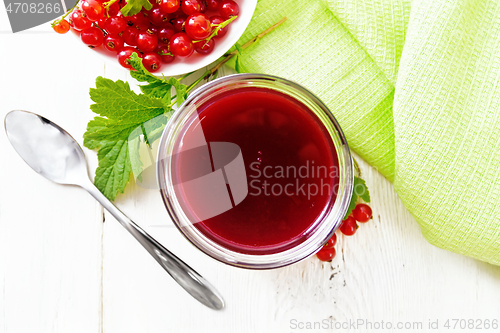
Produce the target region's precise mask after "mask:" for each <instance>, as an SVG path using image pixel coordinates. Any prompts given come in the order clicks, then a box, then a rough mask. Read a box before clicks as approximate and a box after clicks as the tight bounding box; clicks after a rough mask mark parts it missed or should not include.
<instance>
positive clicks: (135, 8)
mask: <svg viewBox="0 0 500 333" xmlns="http://www.w3.org/2000/svg"><path fill="white" fill-rule="evenodd" d="M142 8H144V9H146V10H150V9H151V8H153V5H152V4H151V3H150V2H149V0H128V1H127V4H126V5H125V6H124V7H123V8H122V9H121V10H120V11H121V12H122V14H123V16H132V15H135V14H137V13H139V12H140V11H141V10H142Z"/></svg>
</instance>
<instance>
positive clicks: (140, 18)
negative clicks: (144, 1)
mask: <svg viewBox="0 0 500 333" xmlns="http://www.w3.org/2000/svg"><path fill="white" fill-rule="evenodd" d="M127 19H128V20H127V25H128V26H130V27H135V28H136V29H137V30H143V31H145V30H147V29H148V28H149V20H148V18H147V17H146V16H144V14H143V13H141V12H139V13H137V14H135V15H132V16H129V17H127Z"/></svg>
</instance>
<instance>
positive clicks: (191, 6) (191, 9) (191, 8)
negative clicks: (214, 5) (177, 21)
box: [181, 0, 201, 15]
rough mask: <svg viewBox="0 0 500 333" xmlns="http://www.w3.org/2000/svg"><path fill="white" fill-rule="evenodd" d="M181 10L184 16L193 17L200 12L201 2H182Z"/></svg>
mask: <svg viewBox="0 0 500 333" xmlns="http://www.w3.org/2000/svg"><path fill="white" fill-rule="evenodd" d="M181 8H182V11H183V12H184V14H186V15H193V14H196V13H199V12H201V1H199V0H182V3H181Z"/></svg>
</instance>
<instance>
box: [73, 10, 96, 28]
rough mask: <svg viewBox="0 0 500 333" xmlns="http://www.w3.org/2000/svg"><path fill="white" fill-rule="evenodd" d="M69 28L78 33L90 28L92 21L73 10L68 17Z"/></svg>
mask: <svg viewBox="0 0 500 333" xmlns="http://www.w3.org/2000/svg"><path fill="white" fill-rule="evenodd" d="M69 19H70V24H71V26H72V27H73V28H74V29H75V30H78V31H81V30H83V29H87V28H90V27H91V26H92V21H90V20H89V19H88V18H87V15H85V14H84V13H83V12H82V11H81V10H79V9H75V10H74V11H73V12H72V13H71V15H70V16H69Z"/></svg>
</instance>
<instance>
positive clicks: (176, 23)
mask: <svg viewBox="0 0 500 333" xmlns="http://www.w3.org/2000/svg"><path fill="white" fill-rule="evenodd" d="M185 21H186V17H185V16H179V17H175V18H174V19H172V20H171V21H170V22H171V23H172V25H173V27H174V29H175V31H176V32H184V22H185Z"/></svg>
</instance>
